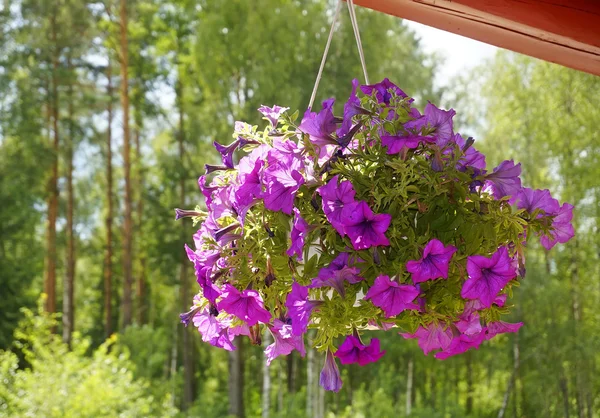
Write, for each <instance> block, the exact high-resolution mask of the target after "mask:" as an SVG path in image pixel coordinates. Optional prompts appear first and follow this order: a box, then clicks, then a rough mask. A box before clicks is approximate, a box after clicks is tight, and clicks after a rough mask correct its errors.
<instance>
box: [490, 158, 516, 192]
mask: <svg viewBox="0 0 600 418" xmlns="http://www.w3.org/2000/svg"><path fill="white" fill-rule="evenodd" d="M520 174H521V163H519V164H517V165H515V163H514V161H513V160H504V161H502V162H501V163H500V165H498V167H496V168H494V172H493V173H489V174H486V176H485V178H486V180H487V181H486V186H488V187H489V188H490V189H491V191H492V195H493V196H494V198H496V199H500V198H502V197H504V196H513V197H514V196H516V195H517V193H518V192H519V191H520V190H521V179H520V178H519V175H520Z"/></svg>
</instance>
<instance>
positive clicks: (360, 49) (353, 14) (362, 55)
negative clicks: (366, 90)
mask: <svg viewBox="0 0 600 418" xmlns="http://www.w3.org/2000/svg"><path fill="white" fill-rule="evenodd" d="M346 3H347V4H348V13H349V14H350V21H351V22H352V29H353V30H354V38H356V46H357V48H358V56H359V57H360V63H361V65H362V70H363V74H364V76H365V83H366V84H369V74H367V64H365V53H364V52H363V47H362V42H361V40H360V31H359V30H358V21H357V20H356V10H355V9H354V0H346Z"/></svg>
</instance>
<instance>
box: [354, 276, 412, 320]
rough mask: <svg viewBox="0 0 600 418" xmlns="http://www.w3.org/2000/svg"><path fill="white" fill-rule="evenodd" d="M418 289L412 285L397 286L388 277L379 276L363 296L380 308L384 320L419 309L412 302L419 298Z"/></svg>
mask: <svg viewBox="0 0 600 418" xmlns="http://www.w3.org/2000/svg"><path fill="white" fill-rule="evenodd" d="M419 293H420V291H419V289H418V288H417V287H415V286H412V285H407V284H398V283H396V282H394V281H392V280H390V278H389V277H388V276H384V275H381V276H379V277H377V278H376V279H375V283H373V286H371V288H370V289H369V291H368V292H367V294H366V295H365V300H371V302H373V305H375V306H377V307H378V308H381V309H382V310H383V312H384V313H385V316H386V318H391V317H392V316H396V315H398V314H399V313H400V312H402V311H404V310H406V309H419V306H418V305H417V304H415V303H413V301H414V300H415V299H416V298H417V296H419Z"/></svg>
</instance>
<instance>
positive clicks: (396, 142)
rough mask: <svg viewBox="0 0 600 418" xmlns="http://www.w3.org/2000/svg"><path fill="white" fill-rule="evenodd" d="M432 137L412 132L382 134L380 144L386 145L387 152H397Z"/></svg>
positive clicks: (428, 140) (416, 145)
mask: <svg viewBox="0 0 600 418" xmlns="http://www.w3.org/2000/svg"><path fill="white" fill-rule="evenodd" d="M431 141H433V138H431V137H428V136H421V135H417V134H413V133H407V134H404V135H382V136H381V145H383V146H384V147H387V153H388V154H390V155H391V154H398V153H399V152H401V151H402V150H403V149H414V148H417V147H418V146H419V145H421V144H422V143H423V142H431Z"/></svg>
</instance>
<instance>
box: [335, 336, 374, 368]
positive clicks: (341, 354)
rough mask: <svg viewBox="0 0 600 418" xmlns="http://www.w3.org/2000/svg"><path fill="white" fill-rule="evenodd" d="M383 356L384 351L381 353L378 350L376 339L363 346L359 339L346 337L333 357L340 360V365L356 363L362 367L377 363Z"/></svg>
mask: <svg viewBox="0 0 600 418" xmlns="http://www.w3.org/2000/svg"><path fill="white" fill-rule="evenodd" d="M384 354H385V351H381V349H380V348H379V340H378V339H377V338H373V339H371V344H369V345H364V344H363V343H362V342H361V341H360V339H359V338H357V337H355V336H354V335H348V336H347V337H346V339H345V340H344V342H343V343H342V345H340V346H339V347H338V349H337V351H336V352H335V354H334V355H335V356H336V357H337V358H339V359H340V363H342V364H352V363H358V364H359V365H361V366H364V365H366V364H369V363H374V362H376V361H378V360H379V359H380V358H381V357H383V355H384Z"/></svg>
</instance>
